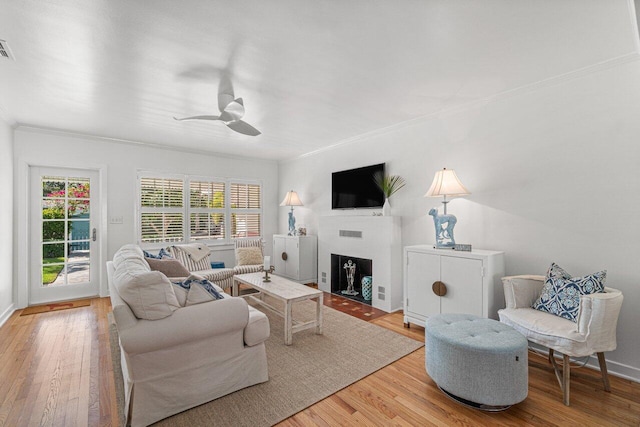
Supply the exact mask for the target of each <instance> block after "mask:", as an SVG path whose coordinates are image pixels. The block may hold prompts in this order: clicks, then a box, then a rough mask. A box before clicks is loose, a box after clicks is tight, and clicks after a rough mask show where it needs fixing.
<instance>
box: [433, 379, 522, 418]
mask: <svg viewBox="0 0 640 427" xmlns="http://www.w3.org/2000/svg"><path fill="white" fill-rule="evenodd" d="M436 385H437V384H436ZM438 388H439V389H440V391H441V392H443V393H444V394H445V395H446V396H447V397H449V398H450V399H451V400H455V401H456V402H458V403H459V404H461V405H464V406H466V407H469V408H471V409H480V410H481V411H487V412H500V411H504V410H505V409H509V408H511V405H499V406H491V405H485V404H484V403H476V402H472V401H470V400H467V399H463V398H462V397H458V396H456V395H455V394H453V393H449V392H448V391H447V390H445V389H443V388H442V387H440V386H438Z"/></svg>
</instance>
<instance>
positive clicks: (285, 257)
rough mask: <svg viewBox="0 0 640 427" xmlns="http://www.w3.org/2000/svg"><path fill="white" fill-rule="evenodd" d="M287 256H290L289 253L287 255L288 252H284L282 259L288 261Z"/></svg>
mask: <svg viewBox="0 0 640 427" xmlns="http://www.w3.org/2000/svg"><path fill="white" fill-rule="evenodd" d="M287 258H289V255H287V253H286V252H282V260H283V261H286V260H287Z"/></svg>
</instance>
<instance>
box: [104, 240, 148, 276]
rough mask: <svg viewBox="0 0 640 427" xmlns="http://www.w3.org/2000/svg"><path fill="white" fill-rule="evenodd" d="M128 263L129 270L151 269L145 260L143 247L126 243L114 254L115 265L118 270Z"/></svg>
mask: <svg viewBox="0 0 640 427" xmlns="http://www.w3.org/2000/svg"><path fill="white" fill-rule="evenodd" d="M124 264H126V265H127V267H126V269H127V270H132V271H133V270H136V271H151V269H150V268H149V264H147V262H146V261H145V260H144V256H143V255H142V249H140V247H139V246H137V245H131V244H130V245H124V246H123V247H121V248H120V249H119V250H118V251H117V252H116V253H115V254H114V255H113V267H114V268H115V269H116V270H117V269H118V268H120V267H123V265H124Z"/></svg>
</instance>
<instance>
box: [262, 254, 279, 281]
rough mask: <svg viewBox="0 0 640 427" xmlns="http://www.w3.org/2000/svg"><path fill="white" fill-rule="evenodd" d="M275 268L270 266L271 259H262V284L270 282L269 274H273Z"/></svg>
mask: <svg viewBox="0 0 640 427" xmlns="http://www.w3.org/2000/svg"><path fill="white" fill-rule="evenodd" d="M275 269H276V268H275V267H274V266H273V265H271V257H270V256H265V257H264V265H263V266H262V271H263V272H264V277H263V278H262V281H263V282H270V281H271V278H270V277H269V273H273V272H274V271H275Z"/></svg>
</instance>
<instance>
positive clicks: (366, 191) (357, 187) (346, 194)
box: [331, 163, 384, 209]
mask: <svg viewBox="0 0 640 427" xmlns="http://www.w3.org/2000/svg"><path fill="white" fill-rule="evenodd" d="M376 173H384V163H380V164H378V165H371V166H365V167H362V168H357V169H349V170H345V171H340V172H334V173H333V174H332V175H331V209H357V208H381V207H382V205H383V204H384V194H383V193H382V190H380V188H379V187H378V186H377V185H376V183H375V181H374V180H373V177H374V175H375V174H376Z"/></svg>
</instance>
